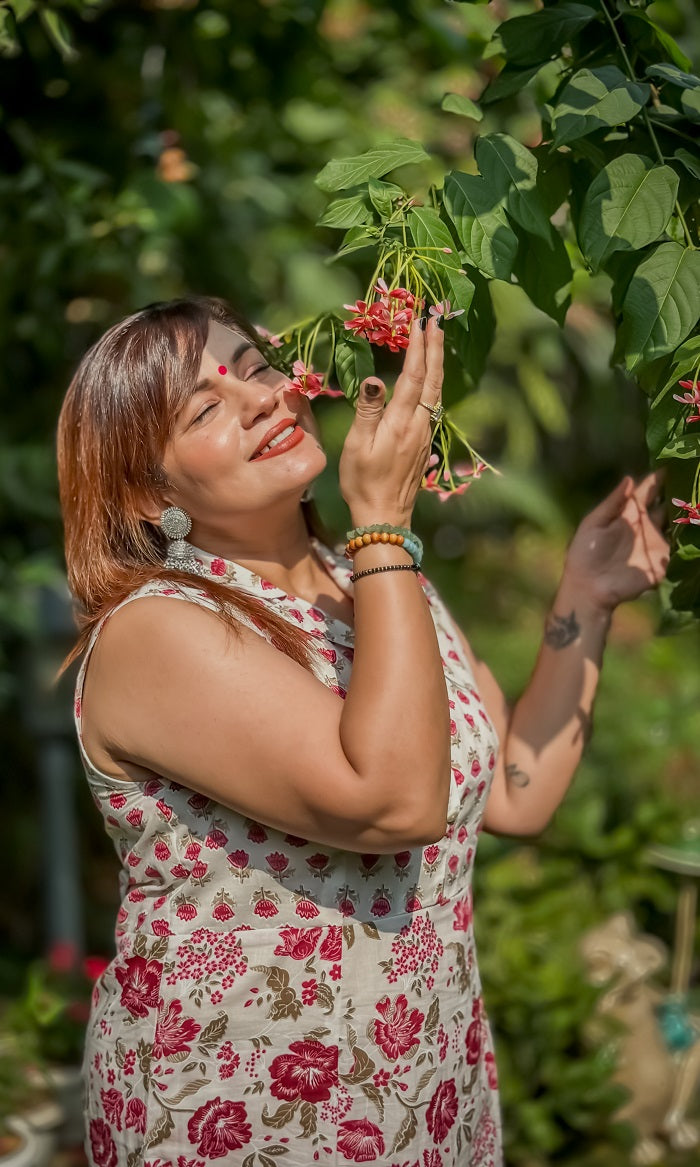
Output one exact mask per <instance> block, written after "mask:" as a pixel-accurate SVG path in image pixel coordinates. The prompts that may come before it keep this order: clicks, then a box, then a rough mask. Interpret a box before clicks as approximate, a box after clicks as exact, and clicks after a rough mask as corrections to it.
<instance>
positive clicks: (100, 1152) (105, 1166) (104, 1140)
mask: <svg viewBox="0 0 700 1167" xmlns="http://www.w3.org/2000/svg"><path fill="white" fill-rule="evenodd" d="M89 1132H90V1146H91V1148H92V1157H93V1159H94V1160H95V1167H117V1148H116V1147H115V1145H114V1139H113V1138H112V1132H111V1130H110V1129H109V1126H108V1124H107V1123H106V1122H105V1120H104V1119H103V1118H93V1119H91V1121H90V1127H89Z"/></svg>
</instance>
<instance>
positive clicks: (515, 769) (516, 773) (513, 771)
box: [506, 762, 530, 787]
mask: <svg viewBox="0 0 700 1167" xmlns="http://www.w3.org/2000/svg"><path fill="white" fill-rule="evenodd" d="M506 781H507V782H510V783H512V785H513V786H521V787H522V786H529V785H530V775H529V774H526V773H525V771H524V770H521V769H520V767H519V766H517V765H516V764H515V762H508V763H507V765H506Z"/></svg>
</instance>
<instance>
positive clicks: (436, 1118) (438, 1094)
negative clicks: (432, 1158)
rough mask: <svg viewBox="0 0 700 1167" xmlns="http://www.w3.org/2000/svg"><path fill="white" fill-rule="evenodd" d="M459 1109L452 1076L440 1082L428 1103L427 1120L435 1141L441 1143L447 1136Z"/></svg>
mask: <svg viewBox="0 0 700 1167" xmlns="http://www.w3.org/2000/svg"><path fill="white" fill-rule="evenodd" d="M458 1109H459V1103H458V1102H457V1091H456V1089H455V1084H454V1081H453V1080H452V1079H451V1078H450V1079H449V1080H448V1081H447V1082H441V1083H440V1085H439V1086H438V1088H437V1090H436V1091H435V1093H434V1094H433V1097H432V1098H431V1099H430V1102H429V1103H428V1112H427V1114H426V1119H425V1121H426V1122H427V1124H428V1130H429V1131H430V1133H431V1135H432V1136H433V1142H434V1143H441V1142H442V1141H443V1140H444V1139H445V1138H446V1137H447V1134H448V1132H449V1130H450V1128H451V1127H452V1125H453V1124H454V1121H455V1119H456V1117H457V1111H458Z"/></svg>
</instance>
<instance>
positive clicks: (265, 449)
mask: <svg viewBox="0 0 700 1167" xmlns="http://www.w3.org/2000/svg"><path fill="white" fill-rule="evenodd" d="M303 437H304V431H303V429H301V427H300V426H298V425H297V424H296V422H294V421H290V422H285V423H280V424H278V425H276V426H275V427H274V428H273V429H272V430H270V433H269V434H266V435H265V443H264V444H263V445H262V446H260V447H259V452H258V453H256V454H253V456H252V458H251V459H250V460H251V462H261V461H262V459H263V458H274V456H275V454H284V453H285V451H286V450H291V449H292V447H293V446H297V445H298V444H299V442H300V441H302V439H303Z"/></svg>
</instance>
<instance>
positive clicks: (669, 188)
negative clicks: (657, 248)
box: [577, 154, 678, 271]
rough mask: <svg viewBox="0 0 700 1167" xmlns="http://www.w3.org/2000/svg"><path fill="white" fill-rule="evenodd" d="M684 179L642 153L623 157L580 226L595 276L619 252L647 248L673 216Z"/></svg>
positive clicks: (595, 191) (594, 193)
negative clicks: (679, 178)
mask: <svg viewBox="0 0 700 1167" xmlns="http://www.w3.org/2000/svg"><path fill="white" fill-rule="evenodd" d="M677 194H678V175H677V174H676V173H675V171H674V170H672V169H671V167H670V166H654V164H653V162H651V160H650V159H649V158H645V157H644V156H643V155H641V154H621V155H620V156H619V157H618V158H613V160H612V162H609V163H608V165H607V166H605V167H603V169H602V170H601V171H600V172H599V173H598V174H597V175H596V177H595V178H594V180H593V182H592V183H591V185H590V187H589V188H588V190H587V192H586V196H585V198H584V200H583V206H582V208H581V215H580V218H579V222H578V228H577V235H578V241H579V245H580V247H581V251H582V252H583V254H584V255H585V257H586V259H587V260H588V262H589V264H590V265H591V267H592V268H593V270H594V271H597V269H598V268H599V267H600V266H601V264H603V263H604V262H605V260H606V259H607V257H608V256H609V255H611V254H612V252H614V251H631V250H638V249H639V248H641V247H646V246H647V244H648V243H653V242H654V240H656V239H658V238H659V236H660V235H661V233H662V231H663V230H664V228H665V226H666V224H667V223H668V221H669V219H670V218H671V215H672V213H673V207H674V203H675V200H676V195H677Z"/></svg>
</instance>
